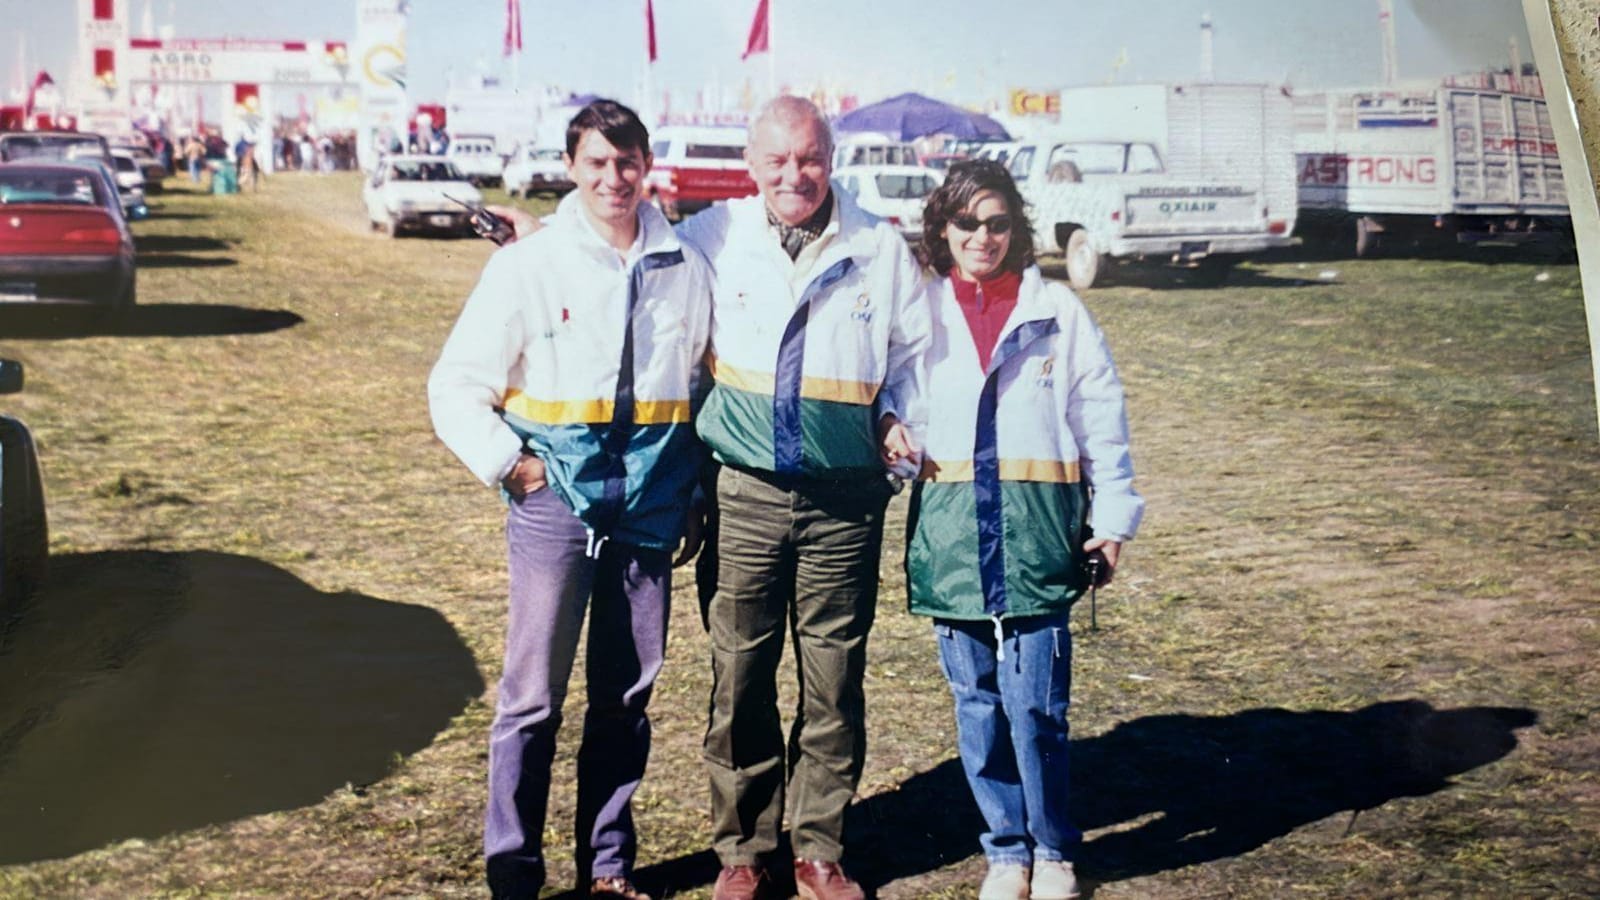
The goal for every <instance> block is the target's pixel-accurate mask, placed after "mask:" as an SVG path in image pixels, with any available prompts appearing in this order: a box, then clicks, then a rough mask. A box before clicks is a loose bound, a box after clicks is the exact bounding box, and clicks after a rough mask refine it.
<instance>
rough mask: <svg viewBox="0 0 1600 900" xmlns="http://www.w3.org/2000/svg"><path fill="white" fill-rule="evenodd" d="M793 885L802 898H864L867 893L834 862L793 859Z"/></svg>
mask: <svg viewBox="0 0 1600 900" xmlns="http://www.w3.org/2000/svg"><path fill="white" fill-rule="evenodd" d="M794 886H795V890H797V891H799V892H800V896H801V897H802V898H803V900H866V897H867V893H866V891H863V890H862V889H861V885H859V884H857V883H856V880H855V879H854V878H851V877H850V876H849V875H846V874H845V873H844V869H843V868H842V867H841V866H840V865H839V864H838V863H836V862H823V861H821V860H817V859H798V858H797V859H795V861H794Z"/></svg>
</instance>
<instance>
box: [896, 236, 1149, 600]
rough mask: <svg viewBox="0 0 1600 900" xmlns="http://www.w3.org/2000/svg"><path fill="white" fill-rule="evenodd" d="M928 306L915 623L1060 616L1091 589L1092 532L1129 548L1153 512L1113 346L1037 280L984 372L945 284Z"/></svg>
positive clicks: (911, 576) (915, 514)
mask: <svg viewBox="0 0 1600 900" xmlns="http://www.w3.org/2000/svg"><path fill="white" fill-rule="evenodd" d="M927 294H928V300H929V305H930V308H931V311H932V314H933V317H934V330H933V346H932V349H931V350H930V352H929V354H928V361H929V362H928V397H929V401H930V405H931V407H932V415H931V417H930V421H929V423H928V431H927V438H926V443H925V445H924V447H925V453H924V455H925V461H924V463H923V473H922V478H921V480H919V481H918V482H917V484H916V486H915V488H914V490H913V495H912V507H911V521H910V524H909V532H910V536H909V539H908V541H907V547H906V570H907V579H908V584H909V595H910V603H911V611H912V612H915V613H921V614H924V615H931V616H940V617H943V618H951V619H986V618H1003V617H1007V616H1025V615H1038V614H1041V613H1046V612H1054V611H1059V610H1061V609H1065V608H1067V607H1068V606H1069V605H1070V604H1071V603H1072V601H1073V600H1074V599H1076V598H1077V597H1078V595H1079V594H1081V593H1082V592H1083V590H1084V589H1085V587H1086V584H1085V578H1084V575H1083V574H1082V562H1083V549H1082V548H1083V541H1084V540H1085V537H1086V531H1085V525H1086V524H1087V525H1090V526H1092V527H1093V531H1094V533H1095V534H1096V535H1099V536H1102V537H1107V538H1112V539H1114V540H1123V541H1125V540H1128V539H1129V538H1132V537H1133V535H1134V532H1136V531H1137V530H1138V527H1139V519H1140V517H1141V515H1142V514H1143V512H1144V500H1143V499H1142V498H1141V497H1140V496H1139V494H1138V493H1137V492H1135V491H1134V489H1133V462H1132V459H1131V458H1130V456H1129V453H1128V422H1127V415H1126V413H1125V411H1124V407H1123V395H1122V382H1121V381H1120V380H1119V379H1118V378H1117V371H1116V367H1115V366H1114V365H1113V364H1112V361H1111V351H1110V350H1109V349H1108V348H1107V346H1106V342H1105V337H1104V336H1103V335H1102V334H1101V333H1100V329H1099V327H1097V326H1096V325H1095V323H1094V320H1093V319H1092V318H1090V316H1089V311H1088V310H1087V309H1085V308H1084V306H1083V303H1082V302H1081V301H1080V300H1079V299H1078V298H1077V297H1076V296H1074V295H1073V293H1072V291H1071V290H1069V289H1068V288H1067V287H1066V285H1063V284H1059V283H1046V282H1045V281H1044V279H1043V278H1042V277H1041V275H1040V273H1039V269H1038V267H1036V266H1035V267H1030V268H1029V269H1028V270H1027V271H1026V272H1024V273H1023V277H1022V287H1021V289H1020V291H1019V294H1018V296H1017V305H1016V308H1015V310H1013V312H1012V314H1011V318H1010V320H1009V321H1008V322H1007V323H1006V327H1005V330H1004V331H1003V332H1002V333H1001V337H1000V342H999V344H998V345H997V347H996V348H995V350H994V353H993V354H992V356H991V358H990V362H989V368H988V370H987V371H985V370H984V369H983V368H981V367H980V365H979V362H978V351H977V348H976V347H975V346H974V345H973V340H972V333H971V330H970V329H969V328H968V326H967V323H966V319H965V318H964V316H963V315H962V312H961V308H960V306H959V304H958V303H957V302H956V298H955V291H954V289H953V288H952V287H951V286H950V282H949V279H948V278H941V279H938V280H937V281H933V282H930V283H929V284H928V288H927Z"/></svg>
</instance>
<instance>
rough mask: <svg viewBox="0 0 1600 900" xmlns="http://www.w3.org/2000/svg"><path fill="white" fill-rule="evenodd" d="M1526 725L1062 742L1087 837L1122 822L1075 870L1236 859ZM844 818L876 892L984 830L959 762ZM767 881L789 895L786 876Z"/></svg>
mask: <svg viewBox="0 0 1600 900" xmlns="http://www.w3.org/2000/svg"><path fill="white" fill-rule="evenodd" d="M1537 720H1538V715H1537V714H1536V713H1535V712H1534V711H1533V710H1529V709H1521V708H1503V707H1466V708H1461V709H1444V710H1436V709H1434V708H1433V707H1432V706H1430V705H1429V704H1427V703H1425V702H1423V701H1421V700H1399V701H1391V702H1385V703H1375V704H1373V705H1371V706H1367V707H1363V708H1361V709H1357V710H1353V711H1349V712H1344V711H1338V710H1315V711H1311V712H1293V711H1290V710H1285V709H1252V710H1245V711H1242V712H1237V713H1233V714H1231V715H1225V716H1191V715H1164V716H1147V717H1145V718H1141V719H1135V720H1133V721H1131V722H1125V723H1122V724H1120V725H1118V726H1116V727H1115V728H1113V729H1111V730H1110V731H1108V732H1106V733H1105V734H1102V735H1098V736H1095V737H1090V738H1085V739H1082V740H1077V741H1074V742H1073V745H1072V767H1073V770H1072V789H1073V794H1072V816H1073V820H1074V823H1075V824H1076V825H1077V826H1078V827H1079V828H1082V829H1083V830H1084V831H1086V832H1093V831H1096V830H1098V829H1103V828H1106V827H1108V826H1113V825H1124V826H1131V827H1125V828H1124V829H1123V830H1117V831H1111V832H1106V833H1102V834H1099V835H1098V836H1096V837H1094V838H1093V839H1091V840H1089V841H1088V842H1087V843H1086V844H1085V845H1084V847H1083V849H1082V854H1081V858H1082V859H1081V862H1080V864H1079V866H1078V869H1079V871H1080V872H1081V873H1082V874H1083V875H1084V876H1085V877H1086V879H1087V880H1088V881H1089V882H1090V883H1094V882H1106V881H1116V880H1121V879H1125V878H1133V877H1136V876H1142V875H1149V874H1153V873H1156V872H1164V871H1169V870H1173V869H1179V868H1182V867H1184V866H1188V865H1193V864H1195V863H1201V862H1207V861H1211V860H1216V859H1221V858H1224V857H1230V856H1236V855H1239V854H1242V853H1246V852H1248V851H1250V850H1254V849H1255V848H1257V847H1260V846H1262V845H1263V844H1265V843H1267V842H1268V841H1271V840H1272V839H1274V838H1277V837H1280V836H1282V835H1285V834H1288V833H1289V832H1291V831H1293V830H1294V829H1296V828H1299V827H1301V826H1303V825H1306V824H1309V823H1311V822H1315V821H1317V820H1319V819H1322V818H1325V817H1327V816H1329V815H1331V814H1334V813H1339V812H1349V813H1351V814H1352V815H1355V814H1359V813H1360V812H1362V811H1364V810H1369V809H1373V808H1376V807H1378V806H1381V805H1382V804H1384V803H1386V802H1388V801H1389V800H1393V799H1395V798H1398V797H1419V796H1423V795H1427V794H1431V793H1434V792H1436V791H1439V790H1442V789H1444V788H1446V787H1449V786H1450V784H1451V783H1452V782H1451V778H1452V777H1453V776H1455V775H1459V774H1461V773H1463V772H1467V771H1470V770H1472V769H1475V768H1477V767H1479V766H1482V765H1485V764H1487V763H1490V762H1493V761H1495V760H1497V759H1500V758H1501V757H1503V756H1505V755H1506V754H1508V753H1510V752H1511V751H1512V750H1513V749H1514V748H1515V747H1516V746H1517V737H1516V729H1519V728H1526V727H1529V726H1531V725H1533V724H1534V723H1535V722H1536V721H1537ZM850 819H851V821H850V826H849V827H850V835H851V837H850V847H849V850H848V852H849V859H848V860H847V861H846V862H847V864H848V865H849V867H850V869H851V871H852V873H853V874H855V875H856V877H858V878H859V879H860V880H861V881H862V883H863V884H864V885H866V886H868V887H874V888H875V887H882V886H884V885H887V884H889V883H891V882H895V881H899V880H901V879H904V878H910V877H913V876H916V875H921V874H923V873H926V872H930V871H932V870H934V869H938V868H941V867H943V866H946V865H949V864H951V863H954V862H957V861H959V860H962V859H966V858H968V857H970V856H973V855H975V854H977V853H979V852H980V848H979V846H978V835H979V833H980V832H982V831H983V829H984V825H983V820H982V819H981V818H980V817H979V815H978V811H977V808H976V807H975V806H974V805H973V802H972V795H971V793H970V791H969V790H968V788H967V783H966V779H965V776H964V775H963V774H962V771H961V763H960V762H959V761H958V760H956V759H949V760H946V761H945V762H943V763H940V764H939V765H937V766H935V767H934V768H932V769H930V770H928V771H926V772H922V773H919V774H917V775H914V776H912V777H911V778H909V779H907V781H906V782H905V783H904V784H902V785H901V786H900V787H899V789H898V790H894V791H889V792H886V793H882V794H877V795H875V796H873V797H870V798H868V799H866V800H864V801H862V802H860V803H857V804H856V805H855V806H853V807H851V810H850ZM1141 820H1142V821H1141ZM1134 823H1138V824H1134ZM717 868H718V865H717V861H716V857H715V856H714V855H712V854H711V852H710V851H702V852H700V853H695V854H691V855H689V856H685V857H681V858H678V859H673V860H668V861H665V862H662V863H658V864H656V865H652V866H648V867H646V868H643V869H641V870H639V872H638V873H637V878H638V880H639V882H640V883H641V885H643V886H645V887H646V888H647V889H648V888H655V889H656V890H658V891H667V892H670V891H676V890H682V889H685V888H689V887H695V886H699V885H704V884H708V883H710V881H712V880H713V879H715V878H716V874H717ZM774 874H775V875H777V876H778V879H777V880H778V881H779V882H780V884H779V887H780V888H782V887H785V886H786V885H784V884H782V883H781V882H783V880H784V877H785V876H786V874H787V873H783V872H781V871H780V872H775V873H774Z"/></svg>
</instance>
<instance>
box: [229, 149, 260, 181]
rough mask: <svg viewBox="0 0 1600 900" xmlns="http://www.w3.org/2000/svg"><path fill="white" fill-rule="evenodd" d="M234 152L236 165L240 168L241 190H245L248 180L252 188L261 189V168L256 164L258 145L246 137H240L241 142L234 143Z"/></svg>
mask: <svg viewBox="0 0 1600 900" xmlns="http://www.w3.org/2000/svg"><path fill="white" fill-rule="evenodd" d="M233 153H234V159H235V160H236V162H235V165H236V166H237V167H238V170H239V190H241V191H242V190H244V186H245V182H247V181H248V182H249V183H250V189H251V190H253V191H256V190H260V189H261V168H260V166H258V165H256V145H255V144H253V143H251V142H250V141H248V140H246V139H245V138H240V139H239V142H238V143H237V144H234V145H233Z"/></svg>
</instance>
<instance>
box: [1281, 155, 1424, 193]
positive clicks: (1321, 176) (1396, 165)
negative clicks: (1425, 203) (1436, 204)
mask: <svg viewBox="0 0 1600 900" xmlns="http://www.w3.org/2000/svg"><path fill="white" fill-rule="evenodd" d="M1438 180H1439V167H1438V163H1437V162H1435V160H1434V158H1433V157H1432V156H1398V155H1361V156H1351V155H1348V154H1344V153H1302V154H1300V179H1299V182H1300V184H1302V185H1317V186H1322V187H1343V186H1348V185H1352V184H1355V185H1395V184H1434V183H1436V182H1437V181H1438Z"/></svg>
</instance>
